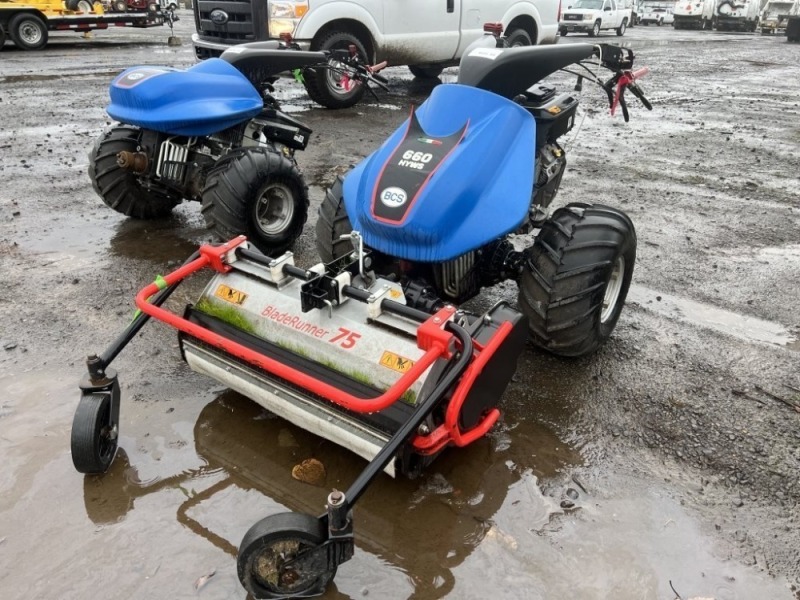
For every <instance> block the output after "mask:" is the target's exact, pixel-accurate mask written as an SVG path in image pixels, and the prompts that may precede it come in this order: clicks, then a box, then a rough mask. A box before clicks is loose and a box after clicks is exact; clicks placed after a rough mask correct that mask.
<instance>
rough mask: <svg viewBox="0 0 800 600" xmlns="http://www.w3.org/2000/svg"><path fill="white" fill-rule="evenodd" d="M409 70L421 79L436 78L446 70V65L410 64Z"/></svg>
mask: <svg viewBox="0 0 800 600" xmlns="http://www.w3.org/2000/svg"><path fill="white" fill-rule="evenodd" d="M408 70H409V71H411V74H412V75H413V76H414V77H419V78H420V79H436V78H437V77H439V75H441V74H442V71H444V67H442V66H439V65H408Z"/></svg>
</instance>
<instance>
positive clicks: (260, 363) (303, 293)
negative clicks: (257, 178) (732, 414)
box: [72, 35, 650, 598]
mask: <svg viewBox="0 0 800 600" xmlns="http://www.w3.org/2000/svg"><path fill="white" fill-rule="evenodd" d="M633 59H634V56H633V52H632V51H631V50H630V49H622V48H618V47H614V46H611V45H606V44H601V45H591V44H569V45H558V46H536V47H519V48H506V47H504V43H503V38H502V37H497V36H495V35H487V36H485V38H484V39H482V40H479V41H478V42H477V43H476V44H475V45H474V46H473V47H472V48H471V49H469V50H468V51H467V52H466V54H465V55H464V57H463V58H462V61H461V65H460V70H459V75H458V82H457V83H456V84H442V85H439V86H437V87H436V88H434V90H433V93H432V94H431V96H430V98H428V100H426V101H425V102H424V103H423V104H422V105H421V106H419V107H418V108H417V109H416V110H413V111H412V113H411V115H410V117H409V118H408V119H407V121H406V122H405V123H404V124H403V125H402V126H401V127H400V128H399V129H397V130H396V131H395V132H394V133H393V134H392V135H391V136H390V137H389V138H388V139H387V140H386V142H384V144H383V145H382V146H381V147H380V148H378V149H377V150H376V151H375V152H373V153H372V154H371V155H369V156H368V157H367V158H366V159H364V160H363V161H362V162H361V163H359V164H358V165H357V166H356V167H355V168H354V169H353V170H352V171H350V172H349V173H348V174H347V175H346V176H345V177H344V178H343V179H341V180H340V181H338V182H337V183H336V184H335V185H334V186H333V187H332V188H331V189H330V190H329V191H328V192H327V195H326V198H325V200H324V202H323V204H322V206H321V208H320V214H319V219H318V222H317V225H316V234H317V247H318V250H319V253H320V255H321V258H322V261H323V262H321V263H320V264H317V265H314V266H312V267H310V268H302V267H299V266H297V265H295V264H294V258H293V255H292V254H291V253H288V252H287V253H285V254H283V255H281V256H278V257H276V258H270V257H267V256H265V255H264V254H262V253H260V252H258V251H257V250H255V249H254V248H253V247H252V246H251V245H250V243H249V242H248V241H247V240H246V239H245V237H243V236H241V237H238V238H235V239H232V240H230V241H229V242H227V243H223V244H221V245H216V246H214V245H206V246H203V247H201V248H200V249H199V250H198V251H197V252H196V253H195V254H194V255H193V256H191V257H190V258H189V259H188V260H187V261H186V262H185V263H184V264H183V266H181V267H180V268H178V269H177V270H175V271H173V272H172V273H169V274H167V275H165V276H163V277H159V278H157V280H156V281H155V282H154V283H152V284H150V285H148V286H146V287H145V288H144V289H142V290H141V291H140V292H139V294H138V295H137V297H136V305H137V307H138V309H139V310H140V311H141V313H140V314H139V315H138V316H137V317H136V318H135V319H134V321H133V322H132V323H131V324H130V326H129V327H128V328H127V329H126V330H125V331H124V332H123V333H122V334H121V335H120V336H119V338H118V339H117V340H116V341H115V342H114V343H113V344H112V345H111V346H110V347H109V348H108V349H107V350H106V351H105V352H104V353H103V354H100V355H97V356H91V357H90V358H89V359H88V370H89V372H88V374H87V375H86V377H85V378H84V380H83V381H82V383H81V392H82V398H81V400H80V404H79V405H78V409H77V412H76V415H75V420H74V425H73V430H72V456H73V461H74V463H75V467H76V468H77V469H78V471H80V472H83V473H101V472H104V471H105V470H106V469H107V468H108V467H109V465H110V464H111V461H112V460H113V459H114V454H115V452H116V448H117V439H118V429H119V425H120V386H119V383H118V379H117V374H116V372H115V371H114V370H113V369H111V368H110V366H109V365H110V364H111V362H112V361H113V360H114V358H115V357H116V356H117V354H118V353H119V352H120V351H121V350H122V348H123V347H124V346H125V345H126V344H127V343H128V342H129V341H130V340H131V339H132V338H133V337H134V336H135V335H136V333H137V332H138V331H139V330H140V329H141V328H142V326H143V325H144V324H145V323H146V322H147V321H148V320H149V319H151V318H155V319H157V320H159V321H162V322H163V323H166V324H167V325H169V326H171V327H174V328H175V329H177V330H178V332H179V340H180V347H181V352H182V355H183V357H184V358H185V360H186V362H187V363H188V364H189V366H190V367H191V368H192V369H194V370H196V371H198V372H201V373H204V374H206V375H208V376H209V377H211V378H212V379H215V380H217V381H219V382H222V383H223V384H224V385H226V386H228V387H230V388H232V389H233V390H236V391H238V392H240V393H241V394H243V395H244V396H247V397H249V398H251V399H253V400H255V401H256V402H257V403H259V404H260V405H262V406H263V407H265V408H266V409H267V410H269V411H271V412H273V413H274V414H276V415H278V416H280V417H282V418H284V419H286V420H288V421H291V422H292V423H295V424H296V425H298V426H300V427H302V428H305V429H307V430H309V431H312V432H314V433H316V434H318V435H319V436H321V437H323V438H326V439H328V440H332V441H333V442H336V443H338V444H341V445H343V446H345V447H347V448H349V449H351V450H352V451H353V452H355V453H356V454H359V455H361V456H362V457H364V458H365V459H367V460H368V461H369V463H368V465H367V466H366V468H365V469H364V470H363V472H362V473H361V474H360V475H359V476H358V477H356V478H355V481H354V482H353V483H352V485H351V486H350V487H349V488H348V489H347V490H345V491H340V490H333V491H331V492H330V494H329V495H328V496H327V500H326V502H325V507H324V509H322V508H321V510H320V513H321V514H319V515H309V514H299V513H291V512H290V513H281V514H273V515H270V516H267V517H266V518H264V519H263V520H261V521H260V522H258V523H256V524H255V525H253V527H252V528H251V529H250V530H249V531H248V532H247V534H246V535H245V537H244V539H243V540H242V542H241V545H240V546H239V552H238V575H239V579H240V581H241V582H242V584H243V585H244V587H245V588H246V589H247V590H248V591H249V592H250V593H251V594H252V595H253V596H254V597H256V598H299V597H309V596H314V595H318V594H321V593H322V592H323V591H324V590H325V588H326V586H327V585H328V584H329V583H330V582H331V581H332V580H333V578H334V576H335V574H336V570H337V567H338V566H339V565H340V564H342V563H343V562H345V561H347V560H349V559H350V558H351V557H352V556H353V553H354V548H355V546H354V537H353V531H354V526H355V512H354V506H355V505H356V503H357V502H358V500H359V498H360V497H361V496H362V494H363V493H364V491H365V490H366V489H367V486H368V485H369V484H370V483H371V482H372V481H373V480H374V479H375V478H377V477H379V476H381V472H382V471H385V472H386V473H388V474H390V475H396V476H408V477H415V476H417V475H419V474H420V473H421V472H422V471H423V469H425V467H426V466H428V465H429V464H430V463H431V461H433V460H434V459H435V458H436V457H437V455H439V454H440V453H442V452H445V451H448V449H449V448H459V447H463V446H466V445H468V444H471V443H473V442H475V441H476V440H478V439H480V438H481V437H483V436H484V435H485V434H486V433H487V432H488V431H489V430H490V429H491V428H492V427H493V426H494V425H495V423H497V420H498V419H499V418H500V411H499V409H498V406H499V402H500V399H501V397H502V395H503V392H504V390H505V389H506V386H507V385H508V383H509V382H510V380H511V378H512V376H513V374H514V372H515V369H516V362H517V358H518V356H519V355H520V353H521V352H522V351H523V349H524V348H525V345H526V342H527V341H528V340H530V341H532V342H533V343H534V344H536V345H537V346H540V347H542V348H544V349H546V350H549V351H551V352H553V353H555V354H557V355H562V356H581V355H585V354H587V353H590V352H592V351H594V350H595V349H597V348H598V347H599V346H600V345H601V344H602V343H604V342H605V341H606V340H607V339H608V338H609V336H610V335H611V333H612V331H613V330H614V327H615V325H616V323H617V320H618V318H619V316H620V312H621V311H622V308H623V304H624V302H625V297H626V294H627V292H628V287H629V285H630V282H631V276H632V274H633V268H634V262H635V258H636V235H635V233H634V227H633V224H632V222H631V220H630V219H629V218H628V217H627V216H626V215H625V214H624V213H622V212H620V211H618V210H616V209H613V208H610V207H607V206H602V205H597V204H585V203H578V204H568V205H567V206H565V207H562V208H559V209H557V210H555V211H553V212H552V214H550V213H551V211H550V204H551V202H552V201H553V198H554V197H555V195H556V192H557V190H558V187H559V185H560V182H561V179H562V175H563V173H564V169H565V168H566V157H565V152H564V149H563V146H562V145H561V143H560V139H561V138H562V136H564V135H566V134H567V133H568V132H569V131H570V130H571V129H573V126H575V121H576V118H577V116H578V115H577V107H578V94H577V91H570V92H566V93H557V92H556V90H555V89H554V88H553V87H551V86H549V85H546V84H544V83H542V82H541V80H542V79H544V78H545V77H547V76H548V75H550V74H552V73H555V72H556V71H561V70H565V71H567V72H569V73H574V74H575V75H576V76H577V78H578V84H577V85H576V90H579V89H580V87H581V86H582V84H583V83H584V82H585V81H590V82H594V83H596V84H598V85H599V86H600V87H602V88H603V90H604V91H605V93H606V94H607V95H608V99H609V101H610V105H611V109H612V114H613V113H614V111H615V109H616V108H617V107H620V108H621V109H622V111H623V115H624V117H625V120H626V121H627V120H628V107H627V104H626V102H625V93H626V91H630V92H631V93H632V94H634V95H635V96H636V97H638V98H639V99H640V100H641V101H642V102H643V103H644V104H645V106H646V107H647V108H650V105H649V103H647V100H646V99H645V98H644V95H643V93H642V90H641V89H640V88H639V86H638V84H637V80H638V78H639V77H641V76H643V75H644V74H645V73H646V72H647V69H640V70H638V71H634V70H632V69H633ZM598 68H606V69H609V70H610V71H611V72H612V75H611V76H610V78H609V79H607V80H601V79H599V78H598V76H597V75H596V74H595V72H594V70H595V69H598ZM548 215H549V216H548ZM515 233H525V234H527V235H523V236H519V237H518V238H517V240H516V241H517V242H519V241H520V240H525V239H528V240H531V239H532V242H531V243H530V244H529V245H528V246H527V247H525V248H523V249H519V248H518V245H515V244H514V243H512V241H513V240H512V239H511V238H510V237H509V236H511V235H512V234H515ZM206 269H208V270H211V271H212V272H213V277H212V278H211V280H210V282H209V283H208V285H207V286H206V288H205V291H204V292H203V293H202V295H201V296H200V298H199V300H198V301H197V302H196V303H195V304H194V305H191V306H189V307H187V308H186V310H185V311H184V312H183V314H176V313H174V312H171V311H168V310H166V309H165V308H164V307H163V304H164V302H165V301H166V300H167V298H168V297H169V295H170V294H171V293H172V292H173V290H174V289H175V288H176V286H177V285H178V284H179V283H180V282H181V281H183V280H184V279H185V278H187V277H189V276H190V275H192V274H195V273H198V272H200V271H202V270H206ZM509 279H512V280H514V281H516V283H517V284H518V287H519V297H518V302H517V305H516V306H515V305H513V304H511V303H509V302H507V301H500V302H498V303H497V304H495V305H494V306H492V307H490V308H489V309H488V310H486V311H485V312H483V313H482V314H476V313H474V312H472V311H469V310H465V309H463V308H461V307H460V306H461V305H462V303H464V302H466V301H467V300H469V299H471V298H473V297H475V296H476V295H477V294H479V292H480V290H481V288H484V287H487V286H491V285H494V284H496V283H498V282H501V281H504V280H509ZM321 504H322V503H321Z"/></svg>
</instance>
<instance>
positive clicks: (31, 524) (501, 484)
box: [0, 370, 788, 600]
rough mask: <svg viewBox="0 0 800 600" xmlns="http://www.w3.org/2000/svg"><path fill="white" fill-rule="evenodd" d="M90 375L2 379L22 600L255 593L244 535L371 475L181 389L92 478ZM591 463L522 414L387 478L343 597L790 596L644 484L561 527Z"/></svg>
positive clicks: (340, 588) (131, 411)
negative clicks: (88, 456) (570, 490)
mask: <svg viewBox="0 0 800 600" xmlns="http://www.w3.org/2000/svg"><path fill="white" fill-rule="evenodd" d="M73 376H74V373H71V372H67V371H64V372H59V371H57V370H56V371H52V372H47V373H46V374H45V373H42V372H29V373H27V374H21V375H17V376H14V377H6V378H5V379H4V380H0V390H2V392H3V394H2V397H4V398H6V399H7V401H6V404H7V405H8V406H6V408H7V409H8V410H7V411H6V416H5V417H3V418H2V420H0V427H1V428H2V429H0V449H1V450H2V453H3V456H4V460H6V469H4V473H5V474H6V477H5V478H4V479H3V480H0V491H2V496H0V497H2V498H3V501H2V502H0V518H2V521H3V523H5V524H7V526H4V529H3V532H2V535H3V537H4V542H3V543H2V546H0V557H3V556H9V557H11V556H25V557H26V560H25V561H17V563H15V564H18V567H17V568H15V569H14V570H13V571H6V572H4V573H0V586H2V588H3V589H4V590H7V591H8V592H9V593H10V594H11V597H47V596H48V593H47V590H48V589H50V588H49V587H48V586H51V585H52V581H54V580H57V581H58V582H59V595H60V597H64V598H86V597H91V595H92V593H93V592H92V590H96V589H97V587H98V586H108V584H109V583H110V582H113V584H114V586H115V587H114V589H115V595H116V596H117V597H125V598H137V599H138V598H141V599H145V598H154V597H159V598H163V597H182V596H184V595H189V594H193V593H195V592H194V591H193V589H192V585H193V582H194V581H195V580H196V579H197V578H198V577H200V576H203V575H206V574H208V573H209V572H211V571H216V573H217V575H215V577H214V578H213V579H212V580H211V581H210V583H209V584H208V585H207V586H206V587H204V589H203V590H202V594H203V596H204V597H205V598H219V599H220V600H221V599H223V598H231V597H243V596H244V594H243V591H242V589H241V587H240V585H239V582H238V580H237V578H236V575H235V551H236V546H237V545H238V543H239V541H240V540H241V538H242V536H243V535H244V532H245V531H246V530H247V529H248V528H249V527H250V526H251V525H252V524H253V523H255V522H256V521H257V520H259V519H260V518H263V517H264V516H266V515H268V514H273V513H275V512H281V511H284V510H293V511H301V512H306V513H310V514H318V513H320V512H321V511H322V508H323V503H324V499H325V495H326V494H327V491H328V490H329V489H330V488H331V487H337V488H339V489H343V488H346V487H347V485H348V484H349V483H350V482H351V481H352V480H353V478H354V477H355V476H356V475H357V474H358V473H359V472H360V471H361V470H362V469H363V467H364V465H365V462H364V461H362V460H360V459H358V458H356V457H354V456H353V455H352V454H351V453H350V452H349V451H347V450H345V449H343V448H339V447H337V446H335V445H333V444H331V443H329V442H326V441H324V440H321V439H319V438H317V437H316V436H314V435H312V434H309V433H307V432H305V431H303V430H300V429H298V428H295V427H293V426H291V425H290V424H288V423H286V422H285V421H282V420H280V419H278V418H275V417H273V416H271V415H270V414H269V413H266V412H265V411H263V410H262V409H261V408H260V407H259V406H257V405H256V404H254V403H252V402H250V401H248V400H247V399H245V398H243V397H241V396H239V395H237V394H234V393H230V392H229V393H225V394H223V395H221V396H219V397H218V398H217V399H216V400H214V401H212V402H209V403H207V404H205V406H202V408H200V407H198V405H197V403H196V402H195V403H192V402H191V400H192V399H193V398H196V397H197V396H198V395H199V396H200V397H201V398H203V397H208V396H207V394H208V391H207V390H206V391H205V392H203V391H202V390H201V391H200V392H199V393H198V390H197V389H196V385H195V386H191V385H190V386H188V388H192V390H193V391H192V390H189V389H188V388H187V389H186V390H185V391H184V392H180V390H179V392H180V393H177V394H176V390H175V389H174V385H172V386H170V390H171V394H172V395H173V396H175V397H174V398H172V399H173V400H175V402H172V403H171V406H175V410H174V412H172V413H171V414H169V416H164V415H165V413H164V412H163V411H161V410H155V407H156V406H157V404H153V403H147V404H146V405H143V404H139V403H135V402H131V401H130V399H128V400H124V402H126V404H125V405H124V406H123V419H124V421H125V423H124V425H125V429H126V430H128V431H132V432H133V435H134V437H123V438H122V439H121V444H122V448H121V451H120V453H119V455H118V456H117V459H116V461H115V463H114V465H113V467H112V469H111V470H110V472H109V473H108V474H106V475H105V476H103V477H81V476H80V475H78V474H77V473H75V472H74V470H73V469H72V465H71V464H70V459H69V449H68V448H69V424H70V422H71V417H72V411H73V410H74V405H75V401H76V400H77V398H76V396H77V394H75V389H74V382H73V381H72V377H73ZM65 382H66V383H65ZM195 383H196V382H195ZM153 385H154V386H157V385H158V380H157V379H155V380H154V381H153ZM124 389H125V390H128V389H129V388H128V386H124ZM154 393H155V392H154ZM125 395H126V396H128V397H129V396H130V393H129V392H128V393H126V394H125ZM184 396H185V397H184ZM42 415H47V420H48V421H47V423H46V424H45V426H44V427H43V426H42V423H41V421H42ZM187 417H188V418H190V419H191V422H190V423H189V424H187V421H186V419H187ZM151 430H152V435H151V434H150V432H151ZM37 431H39V432H42V433H44V434H45V437H43V438H42V439H39V438H38V437H36V436H33V437H32V435H31V434H32V432H37ZM144 432H147V433H144ZM136 436H138V438H137V437H136ZM159 436H163V438H160V437H159ZM309 457H316V458H318V459H319V460H321V461H322V462H323V464H324V465H325V467H326V469H327V479H326V481H325V483H324V486H323V487H314V486H310V485H307V484H304V483H300V482H298V481H296V480H294V479H293V478H292V477H291V469H292V467H293V466H294V465H296V464H298V463H299V462H301V461H302V460H304V459H306V458H309ZM575 458H576V457H575V453H574V451H573V450H572V449H570V448H569V447H567V446H565V445H564V444H563V443H562V442H561V441H560V440H559V439H558V438H557V437H556V436H554V435H553V434H552V433H551V432H549V431H548V430H547V429H546V428H544V427H542V426H541V425H539V424H538V423H536V422H535V421H534V420H533V419H530V418H525V415H524V414H523V413H522V412H515V410H513V409H512V410H510V411H508V413H507V415H506V417H505V423H504V426H503V427H501V428H499V429H498V430H497V431H495V432H493V434H492V436H491V437H490V438H488V439H485V440H481V441H479V442H478V443H476V444H473V445H471V446H469V447H467V448H464V449H461V450H451V451H448V452H446V453H444V454H443V455H442V456H441V457H440V458H438V459H437V460H436V462H434V463H433V465H431V466H430V468H429V469H428V471H427V473H426V474H425V475H424V476H423V477H422V478H420V479H419V480H416V481H408V480H404V479H397V480H392V479H390V478H388V477H386V476H383V475H382V476H381V477H379V478H378V480H376V481H375V482H374V484H373V485H372V486H371V487H370V488H369V490H368V491H367V493H366V494H365V496H364V497H363V498H362V500H361V501H360V502H359V504H358V505H357V507H356V510H355V518H356V540H357V547H358V548H357V552H356V556H355V558H354V559H353V560H352V561H351V562H349V563H347V564H345V565H343V567H342V568H341V569H340V571H339V575H338V577H337V581H336V584H335V586H334V588H333V589H332V590H331V591H330V592H329V594H328V597H338V598H346V597H350V598H363V597H364V596H366V595H369V596H372V597H377V598H387V599H389V600H391V599H401V598H410V597H413V598H415V599H418V600H426V599H429V598H430V599H434V598H443V597H455V598H461V597H464V598H479V597H480V598H483V597H492V596H497V595H498V594H500V595H501V596H502V597H503V598H517V597H518V598H526V599H527V598H561V597H563V598H567V597H569V598H601V597H609V598H610V597H614V598H615V599H618V598H619V599H627V598H631V599H633V598H637V599H638V598H660V597H667V596H666V595H665V594H666V593H667V592H668V588H667V587H666V585H667V583H666V582H667V581H668V579H673V580H674V581H676V584H677V583H680V584H681V585H680V588H679V589H681V590H684V591H685V593H688V594H693V595H702V593H705V594H706V595H709V596H711V595H712V594H715V595H714V596H713V597H715V598H716V599H717V600H735V599H742V600H744V599H746V598H754V597H769V598H774V599H776V600H781V599H783V598H784V597H785V598H787V599H788V596H782V595H781V592H780V590H781V589H783V588H781V587H779V584H778V583H775V582H772V581H770V580H768V579H767V578H761V577H760V576H759V575H757V574H754V573H751V572H749V571H746V570H745V569H744V568H740V567H738V566H736V565H730V564H727V563H725V562H724V561H721V560H719V559H716V558H715V557H714V556H713V553H712V552H711V550H710V543H709V541H708V539H707V538H705V537H704V536H703V533H702V532H701V531H699V529H698V527H697V526H696V525H695V524H694V522H693V521H692V520H691V519H690V518H689V517H687V516H686V514H685V513H684V512H683V509H682V508H681V507H680V505H679V504H678V503H677V502H675V501H673V500H671V499H669V498H667V497H665V496H663V495H662V494H661V493H660V492H659V491H658V489H653V488H650V487H648V486H647V485H645V484H642V483H641V482H636V481H635V480H629V479H622V480H613V481H612V482H611V483H610V484H608V485H607V486H606V489H607V490H608V491H607V492H606V493H604V494H603V493H600V492H593V490H592V489H591V488H590V489H589V493H588V494H584V493H581V494H580V495H579V498H577V500H576V501H577V505H578V506H579V510H578V511H577V512H572V513H570V514H568V515H564V516H558V515H559V514H560V513H561V509H560V508H559V506H558V497H557V496H549V495H543V493H542V491H541V484H540V482H541V479H542V478H545V479H547V478H552V477H553V475H554V474H555V473H556V472H558V471H560V470H563V469H564V468H565V467H568V466H570V465H571V464H574V460H575ZM9 470H10V471H11V474H10V475H9V473H8V471H9ZM593 493H594V495H590V494H593ZM31 514H36V515H37V518H36V519H35V520H34V521H31V520H30V519H29V518H26V516H27V515H31ZM43 539H46V540H47V542H48V543H47V544H42V543H39V541H40V540H43ZM44 563H46V564H47V565H48V568H47V570H46V572H43V570H42V569H41V568H40V565H41V564H44ZM578 573H579V574H580V577H576V574H578ZM726 582H729V583H726ZM754 586H755V587H754ZM753 590H759V591H761V592H763V595H761V596H759V595H758V592H754V591H753Z"/></svg>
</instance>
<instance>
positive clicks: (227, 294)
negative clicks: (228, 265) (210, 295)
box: [214, 284, 247, 304]
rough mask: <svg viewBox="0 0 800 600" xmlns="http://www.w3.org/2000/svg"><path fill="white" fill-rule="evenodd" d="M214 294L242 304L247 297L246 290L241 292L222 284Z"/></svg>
mask: <svg viewBox="0 0 800 600" xmlns="http://www.w3.org/2000/svg"><path fill="white" fill-rule="evenodd" d="M214 295H215V296H216V297H217V298H222V299H223V300H225V302H230V303H231V304H242V303H243V302H244V301H245V300H246V299H247V294H245V293H244V292H240V291H239V290H235V289H233V288H232V287H228V286H227V285H221V284H220V285H219V287H217V291H215V292H214Z"/></svg>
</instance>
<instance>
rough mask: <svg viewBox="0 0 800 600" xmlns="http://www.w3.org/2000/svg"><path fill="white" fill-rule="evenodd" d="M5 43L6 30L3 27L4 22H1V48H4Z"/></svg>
mask: <svg viewBox="0 0 800 600" xmlns="http://www.w3.org/2000/svg"><path fill="white" fill-rule="evenodd" d="M5 43H6V30H5V29H3V24H2V23H0V50H2V49H3V46H4V45H5Z"/></svg>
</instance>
